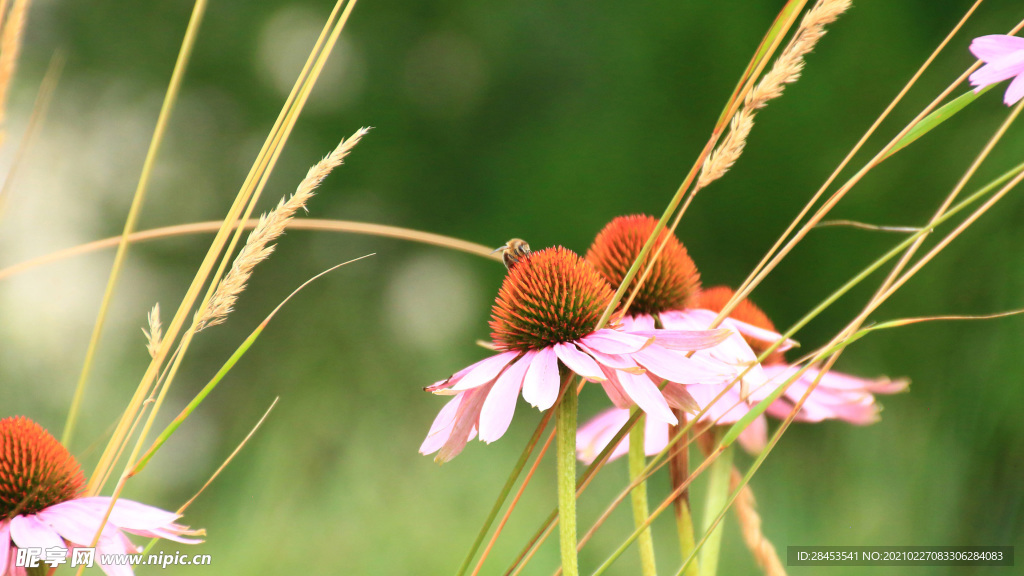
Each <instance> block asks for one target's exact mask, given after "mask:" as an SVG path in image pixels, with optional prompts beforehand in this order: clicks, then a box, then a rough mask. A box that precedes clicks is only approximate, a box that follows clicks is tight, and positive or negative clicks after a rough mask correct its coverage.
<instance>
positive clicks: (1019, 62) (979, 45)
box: [970, 34, 1024, 106]
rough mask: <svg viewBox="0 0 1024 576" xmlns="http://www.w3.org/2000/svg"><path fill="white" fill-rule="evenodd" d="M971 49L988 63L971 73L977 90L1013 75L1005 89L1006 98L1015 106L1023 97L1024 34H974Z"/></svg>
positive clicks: (1005, 100) (973, 84)
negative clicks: (1019, 36) (1020, 36)
mask: <svg viewBox="0 0 1024 576" xmlns="http://www.w3.org/2000/svg"><path fill="white" fill-rule="evenodd" d="M971 53H972V54H974V55H975V56H976V57H977V58H978V60H981V61H982V62H985V65H984V66H982V67H981V68H978V69H977V70H975V71H974V73H973V74H971V76H970V81H971V85H972V86H975V89H974V91H975V92H978V91H980V90H981V89H982V88H984V87H986V86H988V85H990V84H995V83H996V82H1002V81H1003V80H1008V79H1010V78H1013V82H1010V86H1009V87H1007V89H1006V94H1005V95H1004V96H1003V102H1005V103H1006V105H1007V106H1013V105H1014V104H1016V103H1017V102H1018V101H1019V100H1020V99H1021V98H1024V38H1018V37H1017V36H1006V35H1003V34H992V35H989V36H981V37H979V38H975V39H974V41H973V42H971Z"/></svg>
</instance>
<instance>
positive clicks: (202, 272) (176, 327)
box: [87, 0, 344, 504]
mask: <svg viewBox="0 0 1024 576" xmlns="http://www.w3.org/2000/svg"><path fill="white" fill-rule="evenodd" d="M343 2H344V0H339V1H338V3H337V4H336V5H335V9H334V11H333V12H332V13H331V17H330V18H329V19H328V25H333V24H334V22H335V19H336V18H337V13H338V11H339V9H340V7H341V5H342V3H343ZM310 59H311V60H312V59H313V55H311V56H310ZM300 80H301V79H300ZM295 91H297V89H296V90H295ZM290 111H291V109H290V108H287V107H286V108H285V109H283V110H282V112H281V115H280V116H279V117H278V120H277V122H276V123H275V126H274V129H273V130H272V132H271V135H270V136H269V137H268V139H267V143H265V144H264V151H261V155H262V154H263V153H264V152H265V151H266V150H267V149H268V148H269V147H270V143H272V142H280V140H279V139H277V138H275V135H276V133H277V132H278V131H279V130H280V127H281V126H283V125H284V123H285V120H286V119H287V118H289V116H290ZM292 121H294V118H293V119H292ZM260 165H261V162H259V161H258V162H257V163H256V164H254V166H253V168H252V170H250V176H249V177H247V179H246V184H245V185H243V188H242V189H241V190H240V191H239V194H238V196H237V197H236V198H235V201H234V203H233V204H232V207H231V209H230V210H229V212H228V215H227V217H226V218H225V219H224V222H223V223H222V225H221V228H220V229H219V230H218V233H217V235H216V236H215V237H214V240H213V242H212V244H211V245H210V249H209V250H208V251H207V254H206V257H204V259H203V262H202V264H201V265H200V268H199V270H198V272H197V273H196V275H195V277H194V278H193V280H192V284H191V285H190V286H189V289H188V291H187V292H186V294H185V297H184V298H183V299H182V302H181V304H180V305H179V307H178V310H177V312H176V313H175V315H174V318H173V319H172V320H171V323H170V325H169V326H168V328H167V335H166V336H165V340H164V346H162V347H161V350H160V352H159V353H158V354H157V357H156V358H154V359H153V361H152V362H150V365H149V367H148V368H147V370H146V373H145V374H144V375H143V378H142V381H141V382H140V383H139V387H138V389H137V390H136V393H135V396H133V398H132V400H131V402H130V404H129V407H128V409H127V410H126V411H125V415H124V416H123V417H122V423H123V422H125V420H126V418H129V417H130V416H131V414H132V413H133V412H134V411H135V410H137V409H138V405H139V403H140V402H141V398H142V397H143V396H144V395H145V393H146V392H145V391H146V390H148V389H149V387H150V386H151V385H152V383H153V380H154V378H155V377H156V375H157V373H158V372H159V371H160V367H161V366H162V365H163V362H164V360H165V359H166V356H167V354H168V352H169V351H170V347H171V345H172V343H173V342H174V341H176V340H177V336H178V333H179V331H180V330H181V328H182V326H183V325H184V322H185V318H186V317H187V315H188V313H189V312H190V311H191V308H192V306H193V305H194V304H195V301H196V299H197V298H198V296H199V291H200V289H201V288H202V286H203V285H204V284H205V283H206V280H207V278H208V277H209V275H210V272H211V271H212V270H213V267H214V264H215V262H216V261H217V259H218V256H219V254H220V253H221V251H222V250H223V248H224V246H225V244H226V242H227V236H228V234H229V232H230V230H231V228H232V227H233V223H234V222H235V221H236V220H237V219H238V217H239V214H240V213H241V210H242V208H243V206H244V205H245V202H246V201H247V199H248V198H249V195H250V193H251V182H252V181H253V175H254V174H255V173H256V172H257V171H258V170H259V167H260ZM191 333H192V332H191V331H189V332H187V333H186V337H185V338H183V340H182V342H181V343H179V350H182V352H181V354H183V353H184V352H183V351H184V350H187V347H188V346H187V343H188V342H189V341H191V337H190V336H188V334H191ZM181 354H179V356H180V355H181ZM175 360H177V358H176V359H175ZM173 366H174V365H173V364H172V367H173ZM172 370H174V369H173V368H172ZM124 441H126V438H125V436H124V426H123V425H120V424H119V427H118V429H117V430H115V435H114V438H113V439H112V440H111V443H110V444H108V446H107V448H106V449H105V451H104V454H103V455H102V456H101V458H100V462H99V464H97V467H96V470H95V471H94V472H93V475H92V477H90V479H89V485H88V488H87V493H89V494H95V493H97V492H98V490H99V487H100V485H98V479H99V478H103V477H106V476H107V475H108V473H109V468H110V466H111V465H112V461H111V460H110V455H111V454H112V453H113V452H114V451H116V445H117V444H119V443H122V442H124ZM137 446H138V444H137ZM113 502H114V500H112V501H111V504H113Z"/></svg>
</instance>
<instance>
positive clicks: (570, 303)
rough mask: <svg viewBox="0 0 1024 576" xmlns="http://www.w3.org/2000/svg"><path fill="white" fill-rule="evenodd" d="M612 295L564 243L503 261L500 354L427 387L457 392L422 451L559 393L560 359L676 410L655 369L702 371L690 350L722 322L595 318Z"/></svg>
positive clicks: (649, 403) (664, 374)
mask: <svg viewBox="0 0 1024 576" xmlns="http://www.w3.org/2000/svg"><path fill="white" fill-rule="evenodd" d="M612 295H613V292H612V289H611V287H610V286H609V285H608V283H607V282H606V281H605V280H604V279H603V278H602V277H601V275H600V274H599V273H598V272H597V271H596V270H595V269H594V268H593V267H592V266H591V265H590V264H589V263H587V262H586V261H585V260H583V259H582V258H580V257H579V256H578V255H576V254H574V253H573V252H571V251H569V250H566V249H565V248H561V247H557V248H547V249H544V250H540V251H537V252H533V253H531V254H529V255H526V256H524V257H523V258H521V259H520V260H518V261H517V262H516V265H515V266H514V267H512V268H511V270H509V273H508V275H507V276H506V277H505V281H504V282H503V283H502V286H501V289H500V291H499V292H498V297H497V300H496V302H495V304H494V308H493V310H492V314H491V316H492V319H491V323H490V326H491V330H492V338H493V339H494V342H495V345H496V346H497V348H498V349H499V350H500V351H501V352H500V353H499V354H497V355H495V356H492V357H490V358H486V359H484V360H481V361H480V362H477V363H476V364H473V365H471V366H469V367H467V368H465V369H463V370H461V371H459V372H457V373H456V374H455V375H453V376H452V377H451V378H448V379H447V380H444V381H442V382H438V383H436V384H434V385H432V386H429V387H427V390H428V391H431V392H434V393H435V394H446V395H452V394H454V395H455V397H454V398H453V399H452V400H451V401H450V402H449V403H448V404H447V405H446V406H445V407H444V408H443V409H442V410H441V412H440V413H439V414H438V416H437V418H436V419H435V420H434V424H433V426H431V429H430V432H429V433H428V435H427V438H426V440H424V442H423V444H422V446H420V452H422V453H423V454H431V453H433V452H437V451H440V452H439V454H438V456H437V460H438V461H441V462H444V461H447V460H450V459H452V458H454V457H455V456H456V455H457V454H458V453H459V452H460V451H461V450H462V449H463V447H464V446H465V445H466V442H468V441H469V440H470V439H471V438H473V437H474V436H476V435H477V434H478V433H479V435H480V439H481V440H483V441H485V442H493V441H495V440H497V439H498V438H500V437H501V436H502V435H504V433H505V431H506V430H507V429H508V426H509V424H510V423H511V421H512V416H513V413H514V411H515V405H516V399H517V398H518V396H519V393H520V390H522V395H523V398H524V399H525V400H526V401H527V402H529V403H530V404H532V405H533V406H536V407H537V408H539V409H541V410H547V409H548V408H550V407H551V406H552V405H553V404H554V403H555V401H556V400H557V398H558V393H559V387H560V381H561V378H560V375H559V372H560V365H561V366H563V367H564V368H565V369H566V370H568V371H571V372H574V373H576V374H578V375H580V376H582V377H583V378H585V379H586V380H588V381H591V382H600V383H601V385H602V386H603V387H604V389H605V391H606V392H607V393H608V395H609V397H610V398H611V399H612V401H613V402H615V403H616V404H617V405H619V406H623V407H626V406H630V405H633V404H635V405H637V406H639V407H640V408H641V409H643V410H644V411H645V412H646V413H647V414H648V415H649V416H650V417H651V418H652V419H655V420H659V421H662V422H666V423H673V424H674V423H676V422H677V420H676V418H675V416H674V415H673V413H672V410H671V408H670V404H671V405H675V406H676V407H681V406H684V405H686V404H687V403H688V402H689V401H690V400H689V398H688V397H685V398H677V397H675V396H673V395H672V394H662V391H660V390H659V389H658V386H657V385H656V384H655V383H654V381H653V380H652V379H651V378H649V377H647V375H646V372H648V371H649V372H651V373H653V374H656V375H658V376H659V381H660V379H661V378H671V379H674V380H678V381H684V382H685V381H690V380H698V379H700V378H703V377H704V376H705V375H706V370H704V369H702V368H701V366H700V365H699V363H697V362H694V361H692V360H690V359H689V358H687V357H686V353H687V352H692V351H694V350H702V349H704V348H708V347H711V346H715V345H717V344H719V343H720V342H722V340H723V339H724V338H725V337H726V336H728V332H727V331H726V330H685V331H680V330H655V329H654V326H649V327H646V326H644V327H637V328H636V329H631V328H629V327H625V326H623V325H619V326H614V327H607V328H601V329H598V328H597V323H598V320H599V319H600V317H601V315H602V313H603V312H604V309H605V307H606V306H607V305H608V303H609V302H610V301H611V297H612Z"/></svg>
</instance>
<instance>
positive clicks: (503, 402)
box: [478, 357, 532, 444]
mask: <svg viewBox="0 0 1024 576" xmlns="http://www.w3.org/2000/svg"><path fill="white" fill-rule="evenodd" d="M531 359H532V358H526V357H524V358H520V359H519V360H518V361H516V363H515V364H512V365H510V366H509V367H508V368H506V369H505V371H504V372H502V373H501V376H498V381H497V382H495V383H494V386H492V387H491V391H490V392H489V393H488V394H487V398H486V399H485V400H484V405H483V408H481V410H480V422H479V424H478V428H479V430H480V439H481V440H483V441H484V442H487V443H488V444H490V443H491V442H494V441H495V440H497V439H498V438H501V437H502V435H504V434H505V431H506V430H508V426H509V424H511V423H512V416H513V415H514V414H515V411H516V400H518V399H519V390H520V389H522V387H523V379H524V378H525V377H526V369H527V368H529V367H530V360H531Z"/></svg>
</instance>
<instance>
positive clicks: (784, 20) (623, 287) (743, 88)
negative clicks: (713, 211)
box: [597, 0, 807, 328]
mask: <svg viewBox="0 0 1024 576" xmlns="http://www.w3.org/2000/svg"><path fill="white" fill-rule="evenodd" d="M806 3H807V2H806V0H790V1H789V2H787V4H786V6H784V7H783V9H782V10H781V11H780V13H779V14H780V17H779V18H776V21H775V22H774V23H773V25H772V28H771V29H769V31H768V33H767V34H766V35H765V40H762V43H761V47H760V48H759V50H758V52H757V53H756V54H755V56H754V58H753V59H752V62H751V64H752V65H748V67H747V70H745V71H744V74H743V78H742V79H741V81H740V83H739V84H738V85H737V86H736V89H735V90H734V91H733V94H732V96H730V98H729V101H728V103H727V104H726V106H725V112H723V114H722V115H721V116H720V117H719V119H718V121H717V122H716V123H715V127H714V128H713V129H712V131H711V136H710V137H709V138H708V141H707V143H705V145H704V149H703V150H701V152H700V154H698V156H697V160H696V162H694V164H693V166H692V167H691V168H690V171H689V173H688V174H687V175H686V177H685V178H684V179H683V183H682V184H680V186H679V188H678V189H677V190H676V193H675V194H674V195H673V197H672V200H670V201H669V204H668V206H667V207H666V208H665V212H664V213H663V214H662V215H661V218H659V219H658V223H657V224H655V226H654V229H653V230H652V231H651V235H650V237H649V238H648V239H647V241H646V242H644V246H643V248H641V249H640V253H639V254H638V255H637V257H636V259H635V260H634V262H633V265H632V266H630V268H629V270H627V271H626V274H625V275H624V276H623V278H622V282H621V283H620V284H619V287H618V289H616V291H615V294H614V295H613V296H612V299H611V301H610V302H609V303H608V306H607V307H606V308H605V311H604V313H603V314H602V315H601V318H600V319H599V320H598V322H597V327H598V328H600V327H602V326H604V325H605V324H607V322H608V320H610V319H611V316H612V313H613V312H614V311H615V309H616V308H617V307H618V305H619V303H620V302H621V301H622V298H623V296H625V294H626V291H627V290H628V289H629V285H630V283H631V282H632V281H633V278H634V277H636V274H637V272H638V271H639V268H640V266H641V263H642V262H643V261H644V259H645V258H647V255H648V254H650V252H651V249H652V248H653V246H654V243H655V241H656V240H657V238H658V235H659V234H660V233H661V231H662V230H663V229H664V228H665V225H666V224H667V223H668V220H669V218H670V217H671V216H672V214H673V213H674V212H675V210H676V208H678V207H679V204H680V202H682V200H683V196H684V195H685V193H686V191H687V190H689V189H690V185H691V184H692V183H693V181H694V179H695V178H696V177H697V174H698V172H699V171H700V168H701V167H702V166H703V165H704V162H705V161H706V160H707V158H708V155H710V154H711V152H712V151H713V150H714V148H715V145H716V144H717V143H718V140H719V138H720V137H721V135H722V133H723V132H724V130H725V127H726V126H727V125H728V123H729V121H730V120H731V118H732V115H733V114H735V111H736V110H737V109H738V108H739V106H740V102H742V100H743V99H744V98H746V95H747V94H748V93H749V91H750V90H751V89H752V86H753V85H752V79H753V78H756V77H757V75H758V74H760V71H761V70H762V69H763V68H764V66H765V65H766V64H767V62H768V59H770V58H771V56H772V54H773V53H774V51H775V49H776V48H777V47H778V45H779V43H781V41H782V37H783V36H785V34H786V33H787V32H788V31H789V28H790V27H791V26H792V24H793V22H795V21H796V18H797V16H798V15H799V11H800V10H801V9H802V8H803V6H804V5H805V4H806ZM766 41H767V44H768V46H767V48H765V44H766ZM650 266H653V260H652V262H651V264H650Z"/></svg>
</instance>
